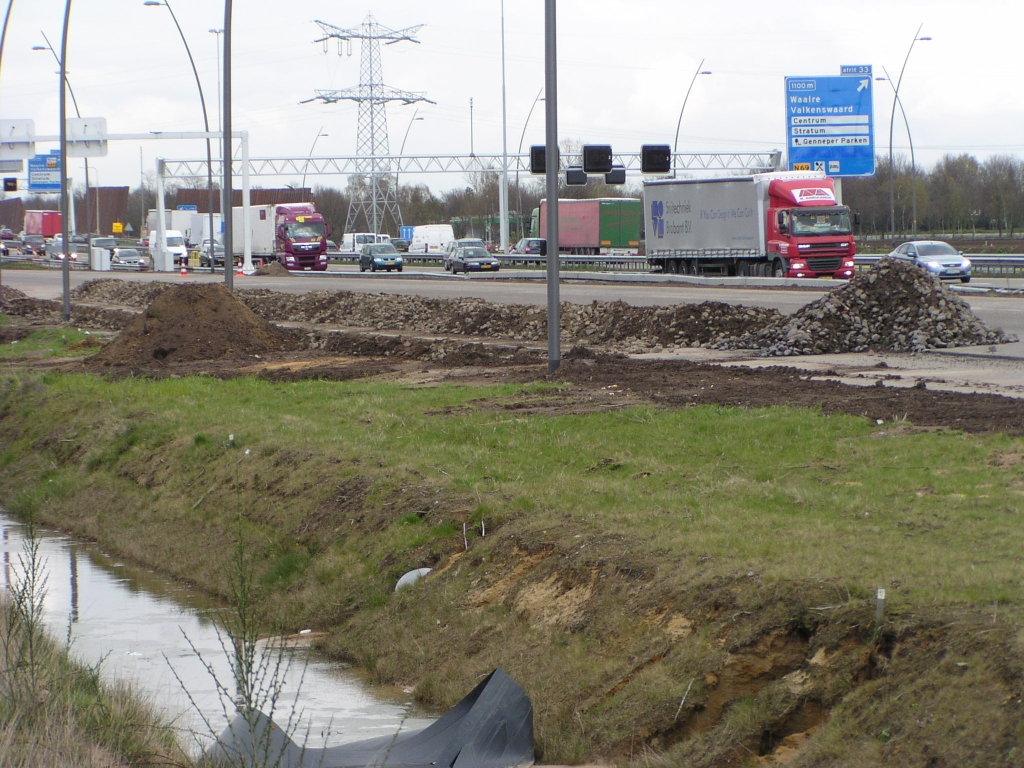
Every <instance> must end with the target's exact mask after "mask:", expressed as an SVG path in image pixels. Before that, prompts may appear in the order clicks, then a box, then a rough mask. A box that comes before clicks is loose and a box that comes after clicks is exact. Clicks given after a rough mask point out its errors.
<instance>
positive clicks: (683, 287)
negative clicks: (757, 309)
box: [3, 265, 1024, 357]
mask: <svg viewBox="0 0 1024 768" xmlns="http://www.w3.org/2000/svg"><path fill="white" fill-rule="evenodd" d="M501 274H502V275H504V276H505V277H507V278H513V277H515V276H521V277H523V278H524V279H522V280H515V279H499V280H495V279H494V278H493V276H475V275H474V276H472V277H469V278H466V277H461V276H460V277H452V276H450V275H448V274H447V273H445V272H444V271H443V270H442V269H441V268H440V267H436V268H435V267H427V268H415V269H410V270H407V271H405V272H403V273H402V274H396V273H390V274H388V273H385V274H380V273H378V274H376V275H371V274H360V273H359V272H358V270H356V268H355V267H352V266H349V265H344V266H342V265H332V269H331V271H330V272H329V273H328V274H327V275H323V274H320V275H315V276H314V275H310V274H308V273H305V274H303V273H296V274H293V275H289V276H288V277H239V276H235V277H234V283H235V287H236V288H246V287H252V288H255V287H259V288H267V289H269V290H272V291H281V292H284V293H305V292H307V291H311V290H349V291H358V292H364V293H393V294H403V295H419V296H427V297H431V298H463V297H476V298H481V299H485V300H487V301H494V302H504V303H509V304H533V305H537V306H546V305H547V292H546V286H545V284H544V282H543V281H542V280H538V279H536V275H537V272H536V271H532V272H529V271H519V270H508V271H506V272H504V273H501ZM100 276H101V275H100V273H96V272H88V271H73V272H72V273H71V287H72V288H75V287H76V286H78V285H81V284H82V283H85V282H88V281H89V280H95V279H97V278H98V277H100ZM102 276H103V277H108V276H109V277H113V278H116V279H122V280H144V281H151V280H160V281H164V282H170V283H175V284H181V283H209V282H223V280H224V277H223V275H210V274H190V275H189V276H188V277H181V276H180V275H178V274H177V273H161V274H156V273H146V272H143V273H130V272H111V273H106V274H104V275H102ZM1010 282H1012V283H1024V281H1021V280H1016V281H1007V280H1005V279H994V278H993V279H991V280H986V279H979V280H976V281H975V282H974V283H972V285H977V286H979V287H981V286H986V285H988V284H989V283H991V284H992V286H993V287H1001V288H1003V287H1012V286H1011V285H1010V284H1009V283H1010ZM3 283H4V285H9V286H11V287H14V288H17V289H19V290H21V291H23V292H24V293H26V294H28V295H29V296H34V297H36V298H42V299H59V298H60V297H61V273H60V271H59V270H56V269H54V270H26V269H4V270H3ZM1017 287H1020V286H1017ZM824 293H825V291H824V290H822V289H816V288H810V287H808V288H792V287H771V288H749V287H747V288H744V287H739V286H737V287H724V286H717V285H712V286H704V285H691V284H686V283H680V282H671V283H670V282H653V283H647V282H645V283H637V282H582V281H578V280H568V281H563V282H562V284H561V286H560V295H561V298H562V301H568V302H573V303H577V304H589V303H590V302H592V301H616V300H617V301H624V302H626V303H628V304H632V305H634V306H659V305H670V304H680V303H684V304H697V303H700V302H702V301H721V302H724V303H728V304H743V305H747V306H761V307H768V308H773V309H777V310H778V311H780V312H782V313H784V314H792V313H793V312H796V311H797V310H798V309H800V307H802V306H804V305H805V304H808V303H810V302H812V301H814V300H815V299H818V298H820V297H821V296H822V295H824ZM964 298H965V299H966V300H967V302H968V303H969V304H970V305H971V308H972V309H973V310H974V311H975V312H976V313H977V315H978V316H979V317H980V318H981V319H982V320H983V321H984V322H985V323H987V324H988V325H989V326H991V327H996V328H1002V329H1003V330H1004V331H1006V332H1007V333H1012V334H1015V335H1016V336H1018V337H1019V338H1021V339H1024V300H1022V299H1021V297H1019V296H995V295H975V294H965V295H964ZM1022 348H1024V343H1018V344H1015V345H1006V346H1004V347H1001V348H1000V353H1001V354H1010V355H1012V356H1020V357H1024V351H1022Z"/></svg>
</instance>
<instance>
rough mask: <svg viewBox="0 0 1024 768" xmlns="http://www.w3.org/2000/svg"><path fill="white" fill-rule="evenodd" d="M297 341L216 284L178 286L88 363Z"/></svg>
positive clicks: (239, 351)
mask: <svg viewBox="0 0 1024 768" xmlns="http://www.w3.org/2000/svg"><path fill="white" fill-rule="evenodd" d="M296 343H297V339H296V337H295V336H294V335H293V334H292V333H291V332H289V331H286V330H283V329H281V328H277V327H276V326H274V325H271V324H270V323H268V322H267V321H265V320H262V319H260V318H258V317H256V316H255V315H254V314H253V313H252V312H251V311H249V309H248V308H247V307H246V306H245V305H244V304H243V303H242V302H241V301H239V300H238V299H237V298H236V297H235V296H233V295H232V294H231V292H230V291H228V290H227V288H225V287H224V286H223V285H222V284H220V283H215V284H208V285H177V286H174V287H172V288H168V289H167V290H165V291H163V292H161V293H160V294H159V295H158V296H157V297H156V299H155V300H154V301H153V303H152V304H150V306H149V307H148V308H147V309H146V311H145V312H143V313H142V314H141V315H139V316H137V317H135V318H134V319H132V320H131V321H130V322H129V323H128V325H127V326H126V327H125V328H124V330H123V331H121V333H120V335H118V337H117V338H116V339H114V340H113V341H112V342H111V343H110V344H108V345H107V346H106V347H105V348H104V349H103V350H102V351H101V352H100V353H99V354H97V355H94V356H93V357H91V358H89V359H88V360H87V363H88V364H92V365H104V366H111V365H113V366H128V367H131V368H147V367H151V366H153V365H154V364H162V363H163V364H166V363H181V362H191V361H197V360H221V359H238V358H246V357H259V356H260V355H263V354H267V353H272V352H279V351H284V350H288V349H294V348H295V346H296Z"/></svg>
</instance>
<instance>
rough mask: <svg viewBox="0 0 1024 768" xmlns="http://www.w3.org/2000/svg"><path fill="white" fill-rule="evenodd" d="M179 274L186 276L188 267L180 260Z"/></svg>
mask: <svg viewBox="0 0 1024 768" xmlns="http://www.w3.org/2000/svg"><path fill="white" fill-rule="evenodd" d="M181 276H182V277H188V267H186V266H185V262H184V261H183V262H181Z"/></svg>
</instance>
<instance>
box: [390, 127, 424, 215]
mask: <svg viewBox="0 0 1024 768" xmlns="http://www.w3.org/2000/svg"><path fill="white" fill-rule="evenodd" d="M418 113H419V109H418V108H417V109H415V110H414V111H413V113H412V118H410V120H409V125H408V126H406V128H405V136H403V137H402V147H401V149H399V150H398V156H399V157H401V156H402V155H404V154H405V142H406V140H407V139H408V138H409V131H411V130H412V124H413V123H416V122H419V121H421V120H423V118H422V117H417V116H416V115H417V114H418ZM398 162H399V166H398V167H399V169H401V167H402V166H401V162H402V161H401V160H399V161H398ZM395 199H396V200H397V199H398V171H395ZM398 211H399V217H401V211H402V209H401V208H399V209H398ZM399 223H401V222H399Z"/></svg>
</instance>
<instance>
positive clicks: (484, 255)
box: [449, 245, 501, 275]
mask: <svg viewBox="0 0 1024 768" xmlns="http://www.w3.org/2000/svg"><path fill="white" fill-rule="evenodd" d="M449 263H450V264H451V268H452V274H453V275H454V274H457V273H459V272H497V271H498V269H499V267H500V266H501V265H500V263H499V261H498V260H497V259H496V258H494V257H493V256H491V254H489V253H488V252H487V249H486V248H484V247H482V246H479V245H474V246H472V247H470V248H456V249H455V250H454V251H452V254H451V256H450V257H449Z"/></svg>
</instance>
